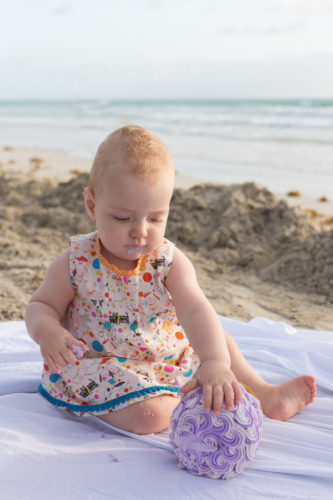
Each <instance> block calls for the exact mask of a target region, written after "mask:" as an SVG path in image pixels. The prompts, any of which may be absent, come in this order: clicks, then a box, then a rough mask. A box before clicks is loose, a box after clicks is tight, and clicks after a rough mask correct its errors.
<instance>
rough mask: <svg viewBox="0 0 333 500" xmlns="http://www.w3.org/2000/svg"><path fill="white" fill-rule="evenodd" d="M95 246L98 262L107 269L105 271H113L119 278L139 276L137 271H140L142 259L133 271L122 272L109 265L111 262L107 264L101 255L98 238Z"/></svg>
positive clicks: (141, 258)
mask: <svg viewBox="0 0 333 500" xmlns="http://www.w3.org/2000/svg"><path fill="white" fill-rule="evenodd" d="M96 245H97V255H98V259H99V261H100V262H101V263H102V264H103V265H104V266H105V267H106V268H107V269H110V271H113V272H114V273H116V274H118V275H119V276H128V277H129V276H136V275H138V274H139V271H140V267H141V262H142V260H143V259H144V257H140V258H139V260H138V262H137V265H136V266H135V268H134V269H129V270H127V271H126V270H123V269H119V268H118V267H117V266H116V265H114V264H111V262H109V261H108V260H107V259H106V258H105V257H104V255H102V249H101V242H100V239H99V236H98V238H97V242H96Z"/></svg>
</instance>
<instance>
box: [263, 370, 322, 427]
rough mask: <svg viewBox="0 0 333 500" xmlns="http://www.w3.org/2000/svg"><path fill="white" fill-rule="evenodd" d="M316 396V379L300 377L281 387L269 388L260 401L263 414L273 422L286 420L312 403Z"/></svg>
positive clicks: (307, 376) (308, 376)
mask: <svg viewBox="0 0 333 500" xmlns="http://www.w3.org/2000/svg"><path fill="white" fill-rule="evenodd" d="M315 395H316V379H315V378H314V377H312V376H311V375H301V376H300V377H296V378H293V379H291V380H288V381H287V382H284V383H283V384H281V385H277V386H274V385H272V386H270V387H269V389H267V390H266V391H265V393H264V395H263V397H262V398H261V399H260V402H261V405H262V408H263V411H264V414H265V415H266V416H267V417H270V418H273V419H275V420H288V419H289V418H291V417H292V416H293V415H295V414H296V413H298V412H300V411H301V410H302V409H303V408H304V407H305V406H306V405H308V404H309V403H312V401H313V400H314V398H315Z"/></svg>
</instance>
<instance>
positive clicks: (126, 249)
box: [85, 125, 175, 269]
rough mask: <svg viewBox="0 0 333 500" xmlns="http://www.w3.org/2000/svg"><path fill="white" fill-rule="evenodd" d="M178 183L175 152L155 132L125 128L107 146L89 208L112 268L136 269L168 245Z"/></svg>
mask: <svg viewBox="0 0 333 500" xmlns="http://www.w3.org/2000/svg"><path fill="white" fill-rule="evenodd" d="M174 178H175V172H174V164H173V159H172V156H171V154H170V152H169V150H168V149H167V147H166V146H165V145H164V144H163V142H162V141H161V140H160V139H159V138H158V137H157V136H156V135H155V134H153V133H152V132H150V131H149V130H146V129H144V128H141V127H138V126H136V125H129V126H125V127H122V128H120V129H118V130H115V131H114V132H113V133H112V134H110V135H109V136H108V137H107V138H106V139H105V140H104V141H103V142H102V144H101V145H100V147H99V148H98V151H97V154H96V157H95V159H94V162H93V166H92V169H91V174H90V179H89V186H88V187H87V188H86V189H85V204H86V208H87V211H88V214H89V216H90V217H91V218H92V219H93V220H95V221H96V226H97V230H98V234H99V238H100V242H101V243H102V247H103V252H104V256H105V257H107V258H108V259H109V261H110V262H111V263H113V264H115V265H117V266H118V267H119V266H122V269H126V268H128V269H131V268H132V267H131V265H132V264H131V263H133V262H134V261H136V259H138V258H139V257H140V256H142V255H143V254H147V253H150V252H151V251H152V250H154V249H155V248H157V246H158V245H159V244H160V243H161V242H162V240H163V237H164V232H165V227H166V222H167V218H168V212H169V204H170V199H171V196H172V192H173V187H174Z"/></svg>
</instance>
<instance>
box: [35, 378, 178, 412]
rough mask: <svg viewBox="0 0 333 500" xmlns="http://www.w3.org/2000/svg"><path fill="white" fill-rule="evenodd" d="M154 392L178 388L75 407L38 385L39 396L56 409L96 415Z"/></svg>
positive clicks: (144, 391)
mask: <svg viewBox="0 0 333 500" xmlns="http://www.w3.org/2000/svg"><path fill="white" fill-rule="evenodd" d="M156 391H169V392H174V393H178V391H179V388H178V387H169V386H163V385H158V386H153V387H147V388H145V389H141V390H140V391H135V392H130V393H129V394H124V395H123V396H120V397H119V398H115V399H112V400H111V401H106V402H105V403H100V404H96V405H76V404H72V403H67V401H61V400H59V399H56V398H54V397H53V396H51V394H49V393H48V392H47V391H46V390H45V389H44V387H43V386H42V384H40V385H39V387H38V392H39V394H40V395H41V396H43V397H44V398H46V399H47V400H48V401H49V402H50V403H52V404H53V405H54V406H57V407H58V408H67V409H69V410H71V411H73V412H75V413H96V412H101V411H105V410H109V409H111V408H114V407H115V406H118V405H120V404H121V403H125V402H126V401H129V400H130V399H134V398H138V397H140V396H145V395H146V394H152V393H154V392H156Z"/></svg>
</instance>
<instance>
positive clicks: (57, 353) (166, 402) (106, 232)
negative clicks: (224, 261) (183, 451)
mask: <svg viewBox="0 0 333 500" xmlns="http://www.w3.org/2000/svg"><path fill="white" fill-rule="evenodd" d="M174 179H175V171H174V164H173V159H172V156H171V154H170V152H169V151H168V149H167V148H166V146H165V145H164V144H163V142H162V141H161V140H160V139H159V138H158V137H156V136H155V135H154V134H153V133H151V132H150V131H148V130H146V129H144V128H141V127H138V126H134V125H132V126H125V127H122V128H120V129H118V130H116V131H115V132H113V133H112V134H110V135H109V136H108V137H107V138H106V139H105V140H104V141H103V142H102V144H101V145H100V147H99V149H98V151H97V154H96V157H95V159H94V162H93V166H92V170H91V174H90V179H89V186H88V187H87V188H86V189H85V192H84V197H85V206H86V210H87V212H88V215H89V217H90V218H91V219H92V220H94V221H95V223H96V228H97V230H96V231H95V232H93V233H91V234H86V235H79V236H74V237H72V238H71V239H70V244H69V249H68V250H66V251H65V252H63V253H62V254H61V255H60V256H59V257H58V258H57V259H56V260H55V261H54V262H53V263H52V264H51V265H50V267H49V269H48V271H47V274H46V278H45V280H44V282H43V283H42V284H41V286H40V287H39V288H38V290H37V291H36V292H35V293H34V295H33V296H32V298H31V301H30V303H29V305H28V307H27V311H26V323H27V328H28V331H29V334H30V335H31V337H32V338H33V339H34V340H35V341H36V342H37V343H38V344H39V345H40V350H41V353H42V356H43V358H44V360H45V365H44V372H43V376H42V382H41V385H40V387H39V392H40V394H41V395H42V396H44V397H45V398H46V399H48V401H50V402H51V403H52V404H53V405H55V406H56V407H59V408H65V409H69V410H71V411H73V412H75V413H76V414H77V415H80V416H84V415H89V414H93V415H96V416H98V417H100V418H101V419H103V420H105V421H106V422H108V423H110V424H112V425H114V426H116V427H118V428H121V429H124V430H127V431H130V432H134V433H137V434H147V433H151V432H159V431H162V430H163V429H165V428H167V427H168V426H169V423H170V417H171V414H172V411H173V410H174V408H175V407H176V406H177V404H178V403H179V396H178V391H179V390H180V391H182V392H183V393H187V392H188V391H190V390H192V389H193V388H194V387H195V386H197V385H200V386H201V387H202V391H203V397H204V404H205V409H206V410H207V411H210V410H212V411H214V412H215V413H216V414H218V413H219V412H220V410H221V408H222V406H223V405H225V407H226V409H227V410H232V409H233V407H234V405H236V404H237V403H238V402H239V401H240V398H241V391H240V388H239V385H238V381H239V382H241V383H243V384H246V386H247V387H248V388H249V390H252V391H253V392H254V393H255V395H256V397H257V398H258V399H259V400H260V403H261V406H262V409H263V411H264V413H265V414H266V415H267V416H268V417H270V418H274V419H277V420H287V419H289V418H290V417H292V416H293V415H294V414H295V413H297V412H299V411H300V410H301V409H302V408H303V407H304V406H306V405H307V404H309V403H310V402H312V401H313V399H314V397H315V391H316V389H315V379H314V378H313V377H312V376H310V375H303V376H299V377H297V378H294V379H291V380H288V381H287V382H284V383H283V384H281V385H278V386H274V385H271V384H268V383H266V382H265V381H264V380H263V379H262V378H261V377H260V376H259V375H258V374H257V373H256V372H255V371H254V370H253V368H252V367H251V366H250V365H249V364H248V363H247V361H246V360H245V358H244V357H243V355H242V354H241V352H240V350H239V348H238V346H237V345H236V343H235V342H234V340H233V339H232V338H231V337H230V335H228V334H227V333H226V332H224V331H223V329H222V327H221V324H220V321H219V318H218V316H217V314H216V313H215V311H214V310H213V308H212V306H211V305H210V303H209V301H208V300H207V299H206V297H205V296H204V294H203V292H202V291H201V289H200V287H199V285H198V282H197V279H196V274H195V271H194V268H193V266H192V264H191V262H190V261H189V259H188V258H187V257H186V256H185V255H184V254H183V253H182V252H181V251H180V250H179V249H178V248H177V247H175V246H174V244H173V243H171V242H170V241H168V240H167V239H165V238H164V233H165V228H166V223H167V218H168V212H169V204H170V200H171V196H172V192H173V188H174ZM74 353H75V354H76V356H75V355H74Z"/></svg>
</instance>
